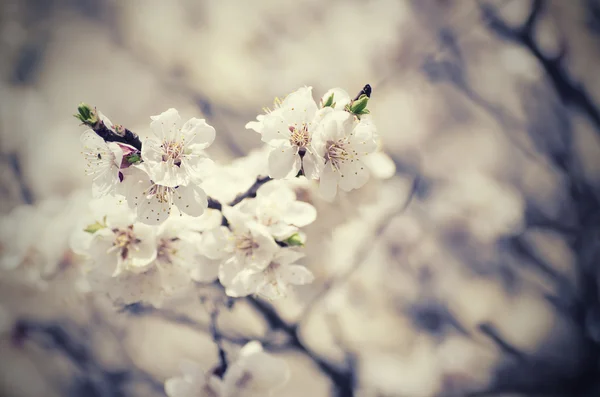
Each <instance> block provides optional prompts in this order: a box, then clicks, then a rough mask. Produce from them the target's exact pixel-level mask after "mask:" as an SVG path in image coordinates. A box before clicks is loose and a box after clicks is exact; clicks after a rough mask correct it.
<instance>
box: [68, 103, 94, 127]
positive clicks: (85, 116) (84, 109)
mask: <svg viewBox="0 0 600 397" xmlns="http://www.w3.org/2000/svg"><path fill="white" fill-rule="evenodd" d="M73 116H75V118H77V119H79V121H81V122H82V123H83V124H86V125H89V126H93V125H96V123H97V122H98V113H97V112H96V109H93V108H92V107H91V106H90V105H88V104H86V103H83V102H82V103H80V104H79V106H78V107H77V114H74V115H73Z"/></svg>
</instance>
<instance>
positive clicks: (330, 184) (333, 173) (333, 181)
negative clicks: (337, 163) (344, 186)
mask: <svg viewBox="0 0 600 397" xmlns="http://www.w3.org/2000/svg"><path fill="white" fill-rule="evenodd" d="M339 178H340V177H339V172H338V171H337V170H336V169H335V168H333V167H332V166H331V165H329V164H327V165H325V168H324V169H323V172H321V178H320V180H319V194H320V195H321V197H323V199H324V200H325V201H329V202H331V201H333V199H334V198H335V195H336V193H337V185H338V180H339Z"/></svg>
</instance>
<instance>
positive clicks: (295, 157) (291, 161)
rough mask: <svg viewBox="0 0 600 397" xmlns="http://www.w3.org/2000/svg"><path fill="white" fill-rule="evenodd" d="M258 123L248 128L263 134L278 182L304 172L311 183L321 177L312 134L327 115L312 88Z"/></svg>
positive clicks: (294, 95) (297, 93) (295, 94)
mask: <svg viewBox="0 0 600 397" xmlns="http://www.w3.org/2000/svg"><path fill="white" fill-rule="evenodd" d="M275 105H276V108H275V109H274V110H273V111H270V112H269V113H267V114H266V115H264V116H259V117H258V118H257V120H258V121H257V122H250V123H248V124H246V128H248V129H253V130H255V131H256V132H258V133H260V134H261V136H262V138H261V139H262V141H263V142H265V143H267V144H268V145H269V146H271V147H272V150H271V152H270V153H269V175H270V176H271V177H272V178H275V179H282V178H286V177H295V176H296V174H298V172H299V171H300V170H301V169H302V170H303V173H304V175H306V177H307V178H309V179H316V178H317V176H318V164H319V159H318V158H317V156H316V155H315V152H314V150H313V148H312V134H313V131H314V129H315V128H316V127H317V125H318V123H319V120H320V119H321V118H322V116H323V114H324V113H327V112H329V111H331V110H332V109H331V108H326V109H322V110H319V109H318V108H317V104H316V103H315V101H314V99H313V97H312V87H302V88H300V89H299V90H297V91H295V92H293V93H291V94H289V95H288V96H287V97H286V98H285V99H284V100H283V102H276V103H275Z"/></svg>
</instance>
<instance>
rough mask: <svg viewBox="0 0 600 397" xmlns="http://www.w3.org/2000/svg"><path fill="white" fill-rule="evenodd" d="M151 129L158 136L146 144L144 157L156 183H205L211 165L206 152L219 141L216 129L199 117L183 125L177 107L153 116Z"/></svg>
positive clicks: (172, 184)
mask: <svg viewBox="0 0 600 397" xmlns="http://www.w3.org/2000/svg"><path fill="white" fill-rule="evenodd" d="M150 128H151V129H152V131H153V133H154V135H155V136H154V137H153V138H149V139H147V140H146V141H145V142H144V145H143V146H142V158H143V159H144V162H145V163H146V166H147V167H148V172H149V174H150V176H151V177H152V180H153V181H154V182H155V183H157V184H159V185H162V186H167V187H175V186H182V185H187V184H188V183H190V182H191V181H196V182H197V181H199V180H201V179H202V176H203V175H204V174H205V173H206V170H205V168H206V167H208V166H209V165H210V164H211V161H210V160H209V159H208V158H207V157H206V156H205V155H204V154H203V150H204V149H206V148H207V147H208V146H210V145H211V144H212V142H213V141H214V140H215V129H214V128H213V127H211V126H210V125H208V124H207V123H206V121H205V120H204V119H197V118H191V119H190V120H188V121H187V122H186V123H185V124H183V125H182V122H181V117H179V113H178V112H177V110H175V109H173V108H171V109H169V110H167V111H165V112H163V113H161V114H160V115H158V116H152V122H151V123H150Z"/></svg>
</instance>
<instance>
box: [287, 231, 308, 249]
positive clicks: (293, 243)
mask: <svg viewBox="0 0 600 397" xmlns="http://www.w3.org/2000/svg"><path fill="white" fill-rule="evenodd" d="M283 242H284V243H286V244H287V245H288V246H289V247H304V241H302V237H301V236H300V234H299V233H294V234H292V235H291V236H290V237H288V238H287V239H285V240H283Z"/></svg>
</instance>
